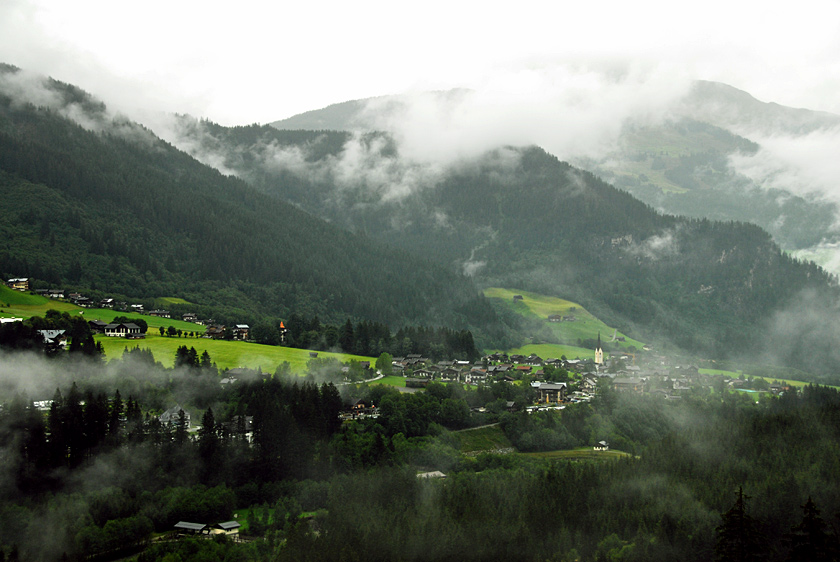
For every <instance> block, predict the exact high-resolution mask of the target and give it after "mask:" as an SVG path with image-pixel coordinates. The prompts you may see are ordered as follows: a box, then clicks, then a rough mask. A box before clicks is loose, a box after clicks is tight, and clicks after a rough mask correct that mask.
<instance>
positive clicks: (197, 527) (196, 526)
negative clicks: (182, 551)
mask: <svg viewBox="0 0 840 562" xmlns="http://www.w3.org/2000/svg"><path fill="white" fill-rule="evenodd" d="M175 531H177V532H178V533H181V534H184V535H207V534H209V533H210V530H209V529H208V528H207V525H205V524H204V523H190V522H189V521H178V522H177V523H175Z"/></svg>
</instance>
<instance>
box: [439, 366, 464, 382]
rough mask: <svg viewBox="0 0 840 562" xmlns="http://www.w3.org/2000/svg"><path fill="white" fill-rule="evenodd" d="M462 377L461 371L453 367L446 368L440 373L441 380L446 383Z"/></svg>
mask: <svg viewBox="0 0 840 562" xmlns="http://www.w3.org/2000/svg"><path fill="white" fill-rule="evenodd" d="M460 377H461V371H459V370H458V369H455V368H453V367H449V368H446V369H444V370H442V371H441V372H440V378H441V380H444V381H457V380H459V379H460Z"/></svg>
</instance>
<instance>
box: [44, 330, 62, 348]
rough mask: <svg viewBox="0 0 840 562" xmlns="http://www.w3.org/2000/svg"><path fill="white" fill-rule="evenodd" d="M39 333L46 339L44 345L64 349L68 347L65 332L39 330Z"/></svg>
mask: <svg viewBox="0 0 840 562" xmlns="http://www.w3.org/2000/svg"><path fill="white" fill-rule="evenodd" d="M38 333H39V334H41V337H42V338H44V345H46V346H51V347H64V346H66V345H67V338H66V337H65V335H64V330H38Z"/></svg>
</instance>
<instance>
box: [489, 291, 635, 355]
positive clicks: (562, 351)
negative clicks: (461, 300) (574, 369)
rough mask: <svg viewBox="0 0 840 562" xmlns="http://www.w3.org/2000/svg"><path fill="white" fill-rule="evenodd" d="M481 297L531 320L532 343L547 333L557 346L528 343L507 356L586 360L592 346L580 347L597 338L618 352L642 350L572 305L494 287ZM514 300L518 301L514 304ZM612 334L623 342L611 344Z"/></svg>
mask: <svg viewBox="0 0 840 562" xmlns="http://www.w3.org/2000/svg"><path fill="white" fill-rule="evenodd" d="M484 296H485V297H486V298H488V299H491V300H492V301H493V302H496V303H498V304H499V305H501V306H504V307H505V308H507V309H509V310H510V311H511V312H513V313H515V314H518V315H520V316H523V317H525V318H528V319H530V320H532V321H533V323H530V324H529V326H530V327H531V329H532V330H533V331H534V334H535V335H534V336H532V339H539V338H540V335H541V334H542V337H545V336H544V331H545V330H549V331H550V333H551V334H552V335H553V336H554V337H555V338H556V339H557V341H558V342H559V343H546V342H543V343H530V344H527V345H524V346H521V347H517V348H514V349H509V350H507V352H508V353H515V354H520V355H530V354H532V353H535V354H537V355H538V356H540V357H543V358H548V357H553V358H558V357H562V356H566V357H568V358H569V359H575V358H578V359H590V358H593V357H594V355H595V353H594V346H591V345H590V346H588V347H586V346H582V345H581V343H582V342H584V341H586V340H588V341H590V342H593V341H595V340H596V338H598V336H599V335H600V337H601V341H602V343H604V344H607V345H609V346H611V347H615V348H618V349H629V350H633V349H641V348H642V346H644V343H642V342H640V341H637V340H635V339H633V338H630V337H628V336H626V335H625V334H623V333H621V332H619V331H618V330H617V329H616V328H614V327H611V326H608V325H607V324H605V323H604V322H602V321H601V320H600V319H598V318H597V317H595V316H594V315H592V314H591V313H590V312H589V311H587V310H586V309H585V308H584V307H582V306H581V305H579V304H577V303H574V302H572V301H568V300H565V299H561V298H557V297H551V296H546V295H539V294H536V293H530V292H527V291H518V290H514V289H502V288H498V287H492V288H488V289H485V290H484ZM514 296H517V297H522V298H521V299H519V298H517V299H516V300H514V298H513V297H514ZM552 315H561V316H565V317H574V320H573V321H565V322H550V321H549V320H548V317H549V316H552ZM613 334H615V338H616V340H617V339H618V338H624V339H625V341H613Z"/></svg>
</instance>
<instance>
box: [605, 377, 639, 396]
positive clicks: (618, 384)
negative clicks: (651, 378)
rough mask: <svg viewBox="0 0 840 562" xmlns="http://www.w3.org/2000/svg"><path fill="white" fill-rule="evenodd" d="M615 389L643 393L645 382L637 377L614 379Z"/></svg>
mask: <svg viewBox="0 0 840 562" xmlns="http://www.w3.org/2000/svg"><path fill="white" fill-rule="evenodd" d="M613 388H614V389H615V390H620V391H625V392H641V391H642V389H643V388H644V381H643V380H642V379H640V378H637V377H616V378H615V379H613Z"/></svg>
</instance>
